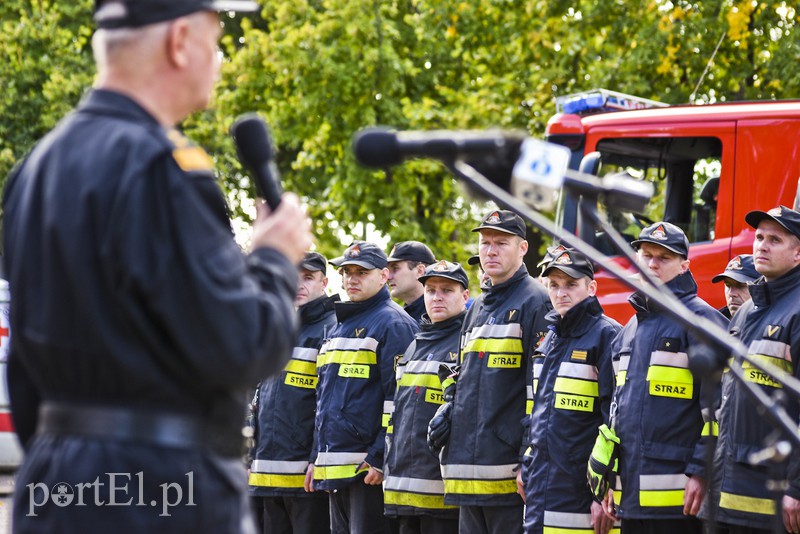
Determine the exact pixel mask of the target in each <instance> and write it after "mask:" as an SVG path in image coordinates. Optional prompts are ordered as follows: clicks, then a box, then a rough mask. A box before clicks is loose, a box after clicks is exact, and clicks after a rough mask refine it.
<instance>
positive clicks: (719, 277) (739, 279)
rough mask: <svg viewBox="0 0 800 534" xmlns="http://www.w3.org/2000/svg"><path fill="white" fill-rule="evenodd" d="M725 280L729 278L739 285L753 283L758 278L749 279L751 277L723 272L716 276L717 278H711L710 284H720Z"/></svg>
mask: <svg viewBox="0 0 800 534" xmlns="http://www.w3.org/2000/svg"><path fill="white" fill-rule="evenodd" d="M759 277H760V276H759ZM726 278H730V279H731V280H735V281H737V282H739V283H740V284H750V283H753V282H755V281H756V280H758V278H751V277H749V276H747V275H746V274H742V273H728V272H725V273H721V274H718V275H717V276H715V277H714V278H712V279H711V283H712V284H716V283H718V282H722V281H723V280H725V279H726Z"/></svg>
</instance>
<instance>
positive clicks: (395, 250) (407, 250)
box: [387, 241, 436, 265]
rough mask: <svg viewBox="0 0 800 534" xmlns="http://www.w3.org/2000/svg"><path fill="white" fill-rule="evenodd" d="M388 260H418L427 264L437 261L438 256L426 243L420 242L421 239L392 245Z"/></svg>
mask: <svg viewBox="0 0 800 534" xmlns="http://www.w3.org/2000/svg"><path fill="white" fill-rule="evenodd" d="M387 261H390V262H392V261H416V262H419V263H424V264H425V265H430V264H432V263H436V258H435V257H434V256H433V252H431V249H429V248H428V245H426V244H425V243H420V242H419V241H401V242H399V243H395V245H394V246H393V247H392V251H391V252H390V253H389V257H388V258H387Z"/></svg>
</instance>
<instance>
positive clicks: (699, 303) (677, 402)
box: [604, 222, 727, 534]
mask: <svg viewBox="0 0 800 534" xmlns="http://www.w3.org/2000/svg"><path fill="white" fill-rule="evenodd" d="M632 245H633V246H634V247H637V249H638V252H637V255H638V259H639V262H640V263H641V265H642V266H643V267H644V268H646V269H648V270H649V272H650V273H651V274H652V275H653V276H654V277H656V278H657V279H659V280H660V281H661V282H663V283H664V285H665V288H666V289H667V290H669V291H671V292H672V293H673V294H674V295H675V297H676V298H678V299H679V300H680V301H681V302H682V303H683V304H684V305H685V306H686V307H687V308H688V309H689V310H691V311H692V312H694V313H696V314H697V315H699V316H701V317H704V318H706V319H709V320H711V321H714V322H716V323H717V324H718V325H720V326H724V325H725V324H726V323H727V321H726V320H725V317H723V316H722V314H720V313H719V312H718V311H717V310H715V309H713V308H712V307H711V306H709V305H708V304H707V303H706V302H705V301H703V300H701V299H700V298H698V296H697V284H696V283H695V281H694V278H693V277H692V273H691V272H690V271H689V260H688V252H689V242H688V240H687V239H686V235H685V234H684V233H683V231H682V230H681V229H680V228H678V227H677V226H675V225H674V224H671V223H667V222H657V223H655V224H652V225H650V226H648V227H646V228H644V229H643V230H642V231H641V233H640V234H639V239H638V240H636V241H634V242H633V243H632ZM628 300H629V301H630V303H631V305H632V306H633V308H634V310H635V311H636V315H634V316H633V317H632V318H631V319H630V320H629V321H628V323H627V324H626V325H625V326H624V327H623V329H622V330H621V331H620V333H619V335H618V336H617V337H616V338H615V339H614V342H613V347H612V353H613V354H614V367H615V371H616V372H617V389H616V391H615V394H614V401H613V403H612V406H613V405H614V404H616V406H617V412H616V414H615V413H613V410H612V414H611V417H612V419H613V418H616V421H617V423H616V432H617V435H618V437H619V442H620V453H619V470H620V473H619V474H620V478H621V483H622V488H621V490H622V498H621V502H620V503H619V509H618V510H617V511H616V513H615V512H614V510H613V509H612V504H611V503H612V502H613V499H614V492H613V491H610V492H609V494H607V495H606V499H605V503H604V509H605V510H606V511H607V512H609V513H611V514H612V515H614V516H615V518H616V516H618V517H620V518H621V519H622V532H623V534H625V533H630V534H633V533H637V534H648V533H663V534H671V533H674V532H684V533H686V534H688V533H693V532H697V533H699V532H701V530H702V525H701V524H700V521H699V520H698V519H697V518H696V517H694V516H696V515H697V513H698V511H699V509H700V505H701V503H702V501H703V498H704V496H705V490H706V482H705V476H706V474H705V458H706V447H708V446H713V441H711V440H710V437H711V435H712V433H713V427H714V426H713V421H711V420H710V417H709V415H708V414H709V413H710V412H711V410H710V409H707V410H703V409H702V408H703V406H702V405H701V398H708V393H707V391H706V390H705V389H704V388H711V391H712V393H711V395H712V396H713V391H714V390H715V389H716V388H715V385H714V384H711V383H710V381H702V380H700V378H699V377H696V376H693V375H692V372H691V371H690V370H689V357H688V351H689V348H690V347H691V346H692V345H693V344H694V343H697V340H696V339H694V337H693V336H691V335H690V334H689V332H688V331H687V329H686V328H684V327H683V326H681V325H679V324H677V323H676V322H675V321H673V320H672V319H670V318H669V317H667V316H665V315H664V314H663V313H662V312H661V310H660V309H659V303H658V302H652V301H650V300H648V299H646V298H645V297H644V296H643V295H641V294H640V293H638V292H636V293H634V294H633V295H631V297H630V298H629V299H628ZM701 390H702V391H701Z"/></svg>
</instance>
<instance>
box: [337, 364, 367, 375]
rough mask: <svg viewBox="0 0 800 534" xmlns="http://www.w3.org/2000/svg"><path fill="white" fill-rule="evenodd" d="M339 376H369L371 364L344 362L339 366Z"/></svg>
mask: <svg viewBox="0 0 800 534" xmlns="http://www.w3.org/2000/svg"><path fill="white" fill-rule="evenodd" d="M339 376H343V377H345V378H369V365H358V364H354V363H348V364H342V365H340V366H339Z"/></svg>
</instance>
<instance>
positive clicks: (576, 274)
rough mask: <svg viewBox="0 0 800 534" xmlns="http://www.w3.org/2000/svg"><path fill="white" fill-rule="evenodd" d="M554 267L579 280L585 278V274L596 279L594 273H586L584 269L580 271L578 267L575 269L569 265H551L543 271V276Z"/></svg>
mask: <svg viewBox="0 0 800 534" xmlns="http://www.w3.org/2000/svg"><path fill="white" fill-rule="evenodd" d="M553 269H558V270H559V271H561V272H562V273H564V274H566V275H567V276H569V277H570V278H574V279H576V280H579V279H581V278H583V277H584V276H586V277H589V278H591V279H592V280H594V273H592V274H591V275H590V274H589V273H584V272H582V271H579V270H578V269H575V268H573V267H569V266H567V265H551V266H550V267H548V268H547V269H545V270H544V271H542V276H547V274H548V273H549V272H551V271H552V270H553Z"/></svg>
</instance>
